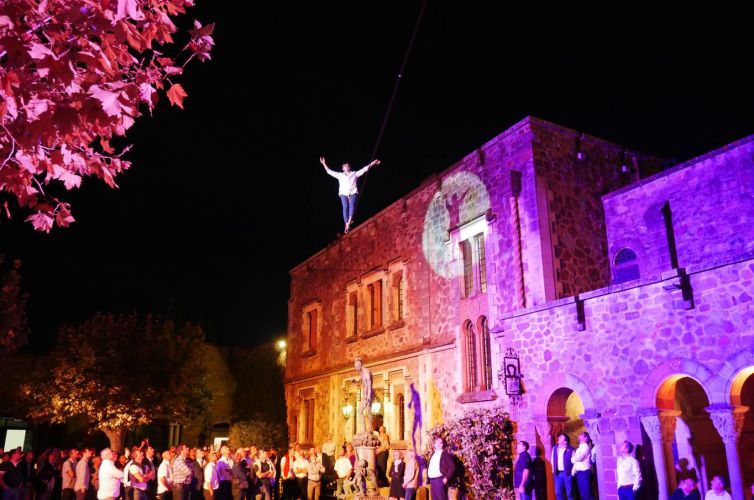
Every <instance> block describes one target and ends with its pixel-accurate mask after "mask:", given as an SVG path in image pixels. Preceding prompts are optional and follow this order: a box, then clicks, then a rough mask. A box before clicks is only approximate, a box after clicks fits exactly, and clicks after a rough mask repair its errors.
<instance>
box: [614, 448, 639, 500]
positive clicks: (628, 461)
mask: <svg viewBox="0 0 754 500" xmlns="http://www.w3.org/2000/svg"><path fill="white" fill-rule="evenodd" d="M633 452H634V445H633V444H631V443H630V442H628V441H623V444H621V446H620V451H619V455H618V463H617V467H616V469H617V471H616V472H617V473H618V498H619V500H634V497H635V495H636V492H637V491H638V490H639V486H641V470H640V469H639V461H638V460H636V459H635V458H634V457H633V455H632V453H633Z"/></svg>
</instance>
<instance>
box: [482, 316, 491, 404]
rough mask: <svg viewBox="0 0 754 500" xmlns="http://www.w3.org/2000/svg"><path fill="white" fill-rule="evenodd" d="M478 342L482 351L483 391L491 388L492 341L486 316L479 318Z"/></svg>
mask: <svg viewBox="0 0 754 500" xmlns="http://www.w3.org/2000/svg"><path fill="white" fill-rule="evenodd" d="M479 332H480V337H481V338H480V339H479V341H480V343H481V349H480V351H481V353H482V387H481V389H482V390H483V391H486V390H490V389H492V351H491V347H492V343H491V341H490V329H489V326H488V324H487V318H485V317H484V316H482V317H481V318H480V320H479Z"/></svg>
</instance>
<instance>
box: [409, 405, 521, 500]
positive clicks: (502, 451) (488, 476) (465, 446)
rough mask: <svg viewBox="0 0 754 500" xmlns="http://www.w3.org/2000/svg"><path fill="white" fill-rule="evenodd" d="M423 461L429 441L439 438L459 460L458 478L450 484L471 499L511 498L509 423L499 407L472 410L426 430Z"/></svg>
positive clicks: (430, 443)
mask: <svg viewBox="0 0 754 500" xmlns="http://www.w3.org/2000/svg"><path fill="white" fill-rule="evenodd" d="M429 435H430V437H431V439H430V440H429V442H428V444H427V449H426V450H425V453H424V455H425V458H426V460H427V463H429V459H430V457H431V456H432V443H433V441H434V440H435V438H437V437H442V438H444V439H445V441H446V443H447V448H448V451H450V452H451V453H453V454H454V456H455V457H456V458H457V459H459V460H460V465H461V470H462V472H463V473H462V474H461V478H462V481H459V482H457V483H456V484H455V485H454V486H457V487H459V488H460V489H461V490H469V491H471V493H472V494H473V496H474V498H490V499H495V500H503V499H506V500H507V499H515V498H516V494H515V492H514V491H513V475H512V472H513V461H512V457H513V447H512V443H513V423H512V422H511V420H510V416H509V415H508V413H507V412H506V411H505V409H503V408H501V407H493V408H490V409H481V410H472V411H469V412H467V413H465V414H464V415H463V416H461V417H459V418H457V419H455V420H451V421H449V422H446V423H444V424H440V425H438V426H436V427H433V428H432V429H430V430H429Z"/></svg>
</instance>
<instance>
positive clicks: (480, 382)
mask: <svg viewBox="0 0 754 500" xmlns="http://www.w3.org/2000/svg"><path fill="white" fill-rule="evenodd" d="M493 345H494V343H493V342H492V332H490V329H489V318H488V317H487V316H484V315H481V316H479V317H478V318H477V320H476V321H472V320H470V319H466V320H465V321H464V322H463V323H462V324H461V346H462V349H461V359H460V362H461V363H462V370H461V373H462V377H463V379H462V381H461V382H462V383H461V387H462V388H463V392H462V393H461V394H460V395H459V396H458V398H457V399H456V400H457V401H458V402H459V403H479V402H483V401H492V400H494V399H496V398H497V395H496V393H495V387H494V385H495V379H494V374H493V371H492V365H493V354H492V348H493Z"/></svg>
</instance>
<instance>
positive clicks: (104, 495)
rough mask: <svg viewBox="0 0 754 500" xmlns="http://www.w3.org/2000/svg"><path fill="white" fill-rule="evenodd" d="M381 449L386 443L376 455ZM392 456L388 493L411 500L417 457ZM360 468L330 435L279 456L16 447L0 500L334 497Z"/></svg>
mask: <svg viewBox="0 0 754 500" xmlns="http://www.w3.org/2000/svg"><path fill="white" fill-rule="evenodd" d="M383 452H384V453H387V446H385V449H384V450H381V452H380V456H381V457H382V454H383ZM393 458H394V463H393V467H392V468H393V469H395V470H394V471H391V479H392V483H393V484H394V486H393V487H392V488H391V495H392V494H393V493H395V495H392V496H394V498H396V499H399V498H400V499H403V498H408V499H409V500H411V498H413V496H412V493H415V491H416V486H417V479H418V471H419V468H418V464H417V463H416V458H415V456H414V455H413V453H409V454H408V456H407V457H406V459H405V461H404V457H403V453H402V452H400V451H396V452H394V455H393ZM358 465H359V464H358V460H357V457H356V453H355V451H354V449H353V446H352V445H350V444H348V445H345V446H342V447H338V446H337V445H336V444H335V443H334V442H333V440H332V437H331V436H327V438H326V440H325V442H324V443H323V445H322V446H321V447H320V446H315V447H311V448H309V449H303V448H302V447H301V446H300V445H298V444H294V445H291V446H290V448H289V449H288V450H287V451H285V452H284V453H281V454H280V455H279V454H278V453H277V452H276V451H275V450H273V449H270V450H264V449H257V448H256V447H254V446H250V447H238V448H234V449H231V448H230V447H229V446H225V445H223V446H221V447H220V448H219V449H214V448H213V447H196V448H189V447H188V446H186V445H179V446H173V447H170V448H169V449H167V450H165V451H163V452H161V453H157V452H156V451H155V449H154V447H153V446H151V445H150V444H149V440H144V441H143V442H142V443H141V444H140V445H139V446H131V447H128V448H126V449H125V450H123V451H121V452H115V451H113V450H111V449H110V448H105V449H103V450H99V451H96V450H94V449H92V448H81V449H70V450H58V449H50V450H46V451H44V452H42V453H40V454H38V455H35V454H34V453H33V452H26V453H24V452H22V450H21V449H20V448H19V449H14V450H11V451H8V452H4V451H3V450H0V490H2V497H1V498H2V500H298V499H301V500H303V499H307V500H319V498H320V497H323V496H324V492H325V489H326V488H325V486H326V485H328V484H330V483H331V484H332V486H333V488H332V490H333V491H334V495H335V496H336V497H337V498H346V496H347V495H346V492H347V491H348V486H351V487H353V486H354V483H355V476H356V473H357V471H358ZM398 471H400V474H399V473H398ZM404 472H405V475H406V477H407V481H405V482H404V481H402V478H403V475H404ZM398 475H400V478H398ZM396 479H398V480H396ZM399 487H400V488H399ZM349 496H350V495H349Z"/></svg>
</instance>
